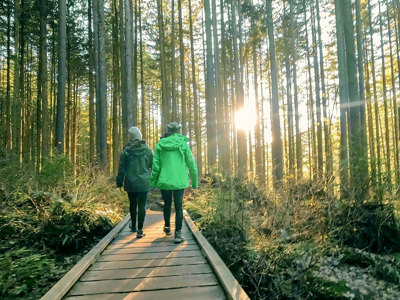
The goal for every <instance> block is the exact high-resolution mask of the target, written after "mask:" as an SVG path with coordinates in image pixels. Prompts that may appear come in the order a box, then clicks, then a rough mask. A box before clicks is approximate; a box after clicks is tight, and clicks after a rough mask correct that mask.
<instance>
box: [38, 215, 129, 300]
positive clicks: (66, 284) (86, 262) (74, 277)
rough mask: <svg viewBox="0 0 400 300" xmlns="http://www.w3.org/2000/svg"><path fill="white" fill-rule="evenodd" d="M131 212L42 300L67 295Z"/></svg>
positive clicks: (54, 299) (55, 298)
mask: <svg viewBox="0 0 400 300" xmlns="http://www.w3.org/2000/svg"><path fill="white" fill-rule="evenodd" d="M129 220H130V216H129V214H128V215H127V216H126V217H125V218H124V219H123V220H122V221H121V222H120V223H119V224H118V225H117V226H115V227H114V228H113V229H112V230H111V231H110V232H109V233H108V234H107V235H106V236H105V237H104V238H102V239H101V241H100V242H99V243H98V244H97V245H96V246H95V247H94V248H92V249H91V250H90V251H89V252H88V253H87V254H86V255H85V256H84V257H83V258H82V259H81V260H80V261H79V262H78V263H77V264H76V265H75V266H74V267H73V268H72V269H71V270H69V271H68V273H67V274H65V275H64V277H63V278H61V279H60V280H59V281H58V282H57V283H56V284H55V285H54V286H53V287H52V288H51V289H50V290H49V291H48V292H47V293H46V294H45V295H44V296H43V297H42V298H41V300H59V299H61V298H62V297H64V296H65V294H66V293H67V292H68V291H69V289H70V288H71V287H72V286H73V285H74V284H75V283H76V282H77V281H78V279H79V278H80V277H81V276H82V274H83V273H84V272H85V271H86V270H87V269H88V268H89V267H90V266H91V265H92V264H93V263H94V262H95V260H96V259H97V257H98V256H99V255H100V254H101V252H102V251H103V250H104V249H105V248H106V247H107V246H108V245H109V244H110V242H111V241H112V240H113V239H114V238H115V237H116V236H117V235H118V234H119V232H120V231H121V230H122V229H123V228H124V227H125V225H126V224H127V223H128V222H129Z"/></svg>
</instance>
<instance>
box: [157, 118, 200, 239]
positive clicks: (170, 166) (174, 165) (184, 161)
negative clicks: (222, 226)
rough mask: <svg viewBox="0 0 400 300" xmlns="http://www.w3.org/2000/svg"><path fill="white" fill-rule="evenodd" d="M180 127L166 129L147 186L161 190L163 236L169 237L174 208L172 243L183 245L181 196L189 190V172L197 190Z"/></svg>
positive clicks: (188, 151) (158, 146) (187, 147)
mask: <svg viewBox="0 0 400 300" xmlns="http://www.w3.org/2000/svg"><path fill="white" fill-rule="evenodd" d="M180 128H181V126H180V125H179V124H178V123H176V122H172V123H170V124H168V126H167V134H166V135H165V136H164V137H163V138H161V140H160V141H159V142H158V143H157V145H156V147H155V149H154V157H153V168H152V172H151V185H152V186H153V187H156V188H159V189H160V190H161V195H162V198H163V200H164V222H165V224H164V232H165V233H166V234H167V235H170V234H171V229H170V217H171V203H172V197H173V198H174V205H175V240H174V241H175V243H181V242H183V238H182V231H181V230H182V221H183V192H184V189H185V188H187V187H188V186H189V177H188V172H187V169H189V173H190V178H191V180H192V187H193V188H194V189H196V188H197V187H198V182H197V180H198V174H197V166H196V163H195V161H194V159H193V156H192V151H191V150H190V148H189V145H188V141H189V139H188V138H187V137H186V136H184V135H181V134H180Z"/></svg>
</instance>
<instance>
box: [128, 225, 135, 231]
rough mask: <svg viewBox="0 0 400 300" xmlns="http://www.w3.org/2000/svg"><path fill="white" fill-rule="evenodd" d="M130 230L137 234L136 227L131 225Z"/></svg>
mask: <svg viewBox="0 0 400 300" xmlns="http://www.w3.org/2000/svg"><path fill="white" fill-rule="evenodd" d="M129 229H130V230H131V231H132V232H136V231H137V230H136V226H132V224H129Z"/></svg>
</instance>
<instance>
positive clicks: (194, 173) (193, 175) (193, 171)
mask: <svg viewBox="0 0 400 300" xmlns="http://www.w3.org/2000/svg"><path fill="white" fill-rule="evenodd" d="M185 156H186V157H185V160H186V165H187V167H188V168H189V173H190V179H191V180H192V187H193V188H194V189H197V188H198V187H199V183H198V177H199V175H198V170H197V165H196V162H195V161H194V158H193V155H192V151H191V150H190V148H189V146H187V149H186V151H185Z"/></svg>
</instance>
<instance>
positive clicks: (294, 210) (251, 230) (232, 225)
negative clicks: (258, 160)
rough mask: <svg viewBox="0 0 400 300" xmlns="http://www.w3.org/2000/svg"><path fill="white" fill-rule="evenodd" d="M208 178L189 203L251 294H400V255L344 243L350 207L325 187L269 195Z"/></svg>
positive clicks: (292, 296)
mask: <svg viewBox="0 0 400 300" xmlns="http://www.w3.org/2000/svg"><path fill="white" fill-rule="evenodd" d="M204 183H205V184H204V185H203V186H202V187H201V188H200V189H199V190H194V191H193V193H192V195H191V196H190V197H188V198H189V199H190V201H189V202H186V203H185V208H186V209H187V210H188V212H189V213H190V215H191V216H192V217H193V219H194V220H195V221H196V223H197V225H198V226H199V227H200V229H201V230H202V232H203V234H204V235H205V237H206V238H207V239H208V241H209V242H210V243H211V244H212V246H213V247H214V248H215V249H216V251H217V252H218V254H219V255H220V256H221V258H222V259H223V261H224V262H225V263H226V264H227V266H228V267H229V268H230V270H231V271H232V273H233V274H234V276H235V277H236V278H237V279H238V281H239V282H240V283H241V285H242V286H243V287H244V289H245V290H246V292H247V293H248V294H249V296H250V298H251V299H305V298H307V299H349V298H350V299H373V298H376V297H379V295H384V296H383V298H385V299H386V298H387V299H396V298H399V297H400V290H399V289H398V288H397V287H398V285H399V270H400V268H399V260H400V259H398V258H396V257H395V256H394V255H378V254H373V253H370V252H367V251H362V250H359V249H356V248H350V247H343V246H341V245H342V244H343V240H342V239H341V236H339V235H337V234H336V232H337V231H338V230H340V229H339V228H340V226H339V224H338V218H339V213H338V212H339V211H340V210H341V209H343V207H341V205H340V202H339V201H338V200H337V199H335V198H334V197H333V196H332V193H331V192H330V191H329V190H328V189H326V188H325V187H324V185H323V184H318V183H311V182H301V183H298V184H296V185H292V186H291V187H290V188H287V189H282V190H281V191H280V193H279V194H278V193H276V194H269V195H266V194H265V192H263V191H261V190H259V189H257V187H256V186H255V185H254V184H253V183H251V182H246V181H243V180H239V179H237V178H224V177H222V176H213V177H211V178H207V179H206V180H205V181H204ZM366 238H368V237H366ZM370 250H371V249H370ZM381 298H382V297H381Z"/></svg>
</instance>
